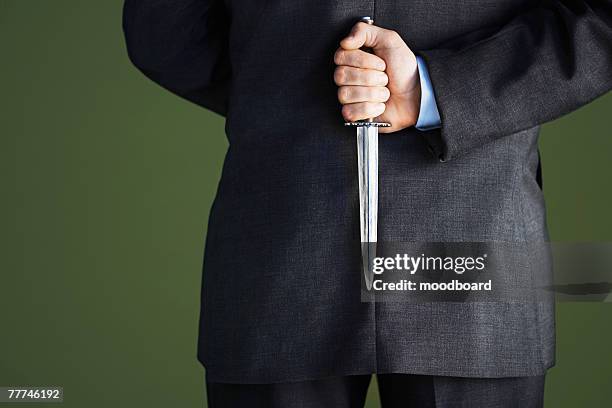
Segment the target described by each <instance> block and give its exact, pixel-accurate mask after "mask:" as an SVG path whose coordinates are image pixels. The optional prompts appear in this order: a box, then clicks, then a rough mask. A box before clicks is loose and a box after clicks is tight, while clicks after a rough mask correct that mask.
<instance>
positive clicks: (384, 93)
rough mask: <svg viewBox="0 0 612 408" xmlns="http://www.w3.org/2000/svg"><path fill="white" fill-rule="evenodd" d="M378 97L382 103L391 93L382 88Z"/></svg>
mask: <svg viewBox="0 0 612 408" xmlns="http://www.w3.org/2000/svg"><path fill="white" fill-rule="evenodd" d="M380 97H381V99H382V100H383V101H384V102H387V101H388V100H389V98H390V97H391V91H389V88H387V87H384V88H382V89H381V91H380Z"/></svg>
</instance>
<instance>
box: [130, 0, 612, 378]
mask: <svg viewBox="0 0 612 408" xmlns="http://www.w3.org/2000/svg"><path fill="white" fill-rule="evenodd" d="M364 15H370V16H373V17H374V19H375V21H376V23H377V24H378V25H380V26H383V27H386V28H389V29H393V30H396V31H397V32H398V33H399V34H400V35H401V36H402V38H403V39H404V40H405V41H406V42H407V43H408V45H409V46H411V47H412V49H414V50H415V51H416V52H417V53H419V54H420V55H422V56H423V57H424V58H425V60H426V62H427V64H428V66H429V71H430V76H431V80H432V83H433V86H434V90H435V92H436V100H437V102H438V107H439V110H440V115H441V117H442V127H441V129H439V130H432V131H428V132H424V133H421V132H419V131H418V130H416V129H414V128H409V129H405V130H403V131H400V132H397V133H395V134H391V135H384V136H381V137H380V142H379V149H380V153H379V155H380V186H379V196H380V197H379V200H380V202H379V227H378V236H379V241H415V242H430V241H433V242H459V241H468V242H480V241H507V242H530V241H544V240H546V239H547V238H548V235H547V229H546V223H545V207H544V200H543V195H542V191H541V189H540V186H539V184H538V182H537V178H538V173H539V170H538V168H539V158H538V150H537V141H538V125H539V124H540V123H542V122H545V121H547V120H551V119H554V118H556V117H558V116H560V115H562V114H564V113H566V112H568V111H570V110H572V109H575V108H577V107H579V106H581V105H582V104H584V103H586V102H588V101H590V100H591V99H593V98H595V97H597V96H598V95H600V94H602V93H604V92H606V91H607V90H609V89H610V85H611V78H612V74H611V73H612V34H611V32H612V30H611V28H610V26H611V15H612V13H611V8H610V4H609V2H600V1H573V2H561V1H541V2H533V1H522V0H512V1H504V2H500V1H497V0H471V1H462V2H457V1H452V0H440V1H435V2H434V1H421V0H413V1H396V0H387V1H372V0H368V1H363V0H358V1H353V0H350V1H349V0H341V1H328V0H310V1H306V0H302V1H297V0H267V1H246V0H226V1H224V2H221V1H205V0H155V1H153V0H127V1H126V3H125V13H124V30H125V34H126V41H127V47H128V52H129V56H130V58H131V59H132V61H133V63H134V64H135V65H136V66H137V67H138V68H139V69H140V70H141V71H142V72H143V73H144V74H146V75H147V76H148V77H150V78H151V79H152V80H154V81H156V82H157V83H159V84H161V85H162V86H164V87H165V88H167V89H169V90H170V91H172V92H174V93H176V94H178V95H180V96H182V97H185V98H187V99H189V100H191V101H193V102H195V103H198V104H200V105H201V106H203V107H206V108H209V109H212V110H214V111H215V112H218V113H220V114H222V115H225V117H226V119H227V121H226V134H227V139H228V141H229V149H228V151H227V155H226V158H225V162H224V166H223V172H222V177H221V180H220V183H219V187H218V191H217V195H216V198H215V201H214V204H213V207H212V210H211V213H210V219H209V227H208V236H207V243H206V249H205V255H204V269H203V286H202V311H201V320H200V341H199V348H198V356H199V359H200V360H201V361H202V362H203V364H204V365H205V366H206V369H207V373H208V376H209V379H211V380H212V381H216V382H228V383H270V382H286V381H299V380H307V379H314V378H320V377H328V376H343V375H351V374H367V373H374V372H376V373H410V374H428V375H437V376H460V377H509V376H535V375H541V374H543V373H544V372H545V370H546V369H547V368H548V367H550V366H551V365H553V363H554V307H553V305H552V304H550V303H545V302H543V303H542V302H541V303H518V302H515V303H512V302H506V303H441V302H440V303H427V304H409V303H362V302H361V301H360V291H359V289H360V276H361V269H360V242H359V241H360V238H359V218H358V214H359V204H358V185H357V165H356V146H355V136H354V129H353V130H351V129H347V128H344V127H343V126H342V122H343V121H342V118H341V116H340V109H339V105H338V102H337V100H336V91H337V89H336V86H335V85H334V83H333V79H332V76H333V70H334V64H333V53H334V51H335V49H336V48H337V46H338V42H339V40H340V39H341V38H343V37H344V36H345V35H346V33H347V32H348V31H349V30H350V28H351V27H352V25H353V24H354V23H355V21H356V20H357V19H358V18H359V17H361V16H364ZM202 133H203V135H204V136H205V135H206V130H205V129H203V130H202ZM577 137H579V135H577ZM432 153H433V154H432Z"/></svg>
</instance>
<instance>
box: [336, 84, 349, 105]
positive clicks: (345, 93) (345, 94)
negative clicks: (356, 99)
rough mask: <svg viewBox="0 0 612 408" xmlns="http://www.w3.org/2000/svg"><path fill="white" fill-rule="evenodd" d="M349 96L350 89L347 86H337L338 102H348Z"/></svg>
mask: <svg viewBox="0 0 612 408" xmlns="http://www.w3.org/2000/svg"><path fill="white" fill-rule="evenodd" d="M350 97H351V91H350V90H349V89H348V88H347V87H345V86H343V87H340V88H338V100H339V101H340V103H348V101H349V100H350Z"/></svg>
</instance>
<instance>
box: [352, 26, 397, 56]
mask: <svg viewBox="0 0 612 408" xmlns="http://www.w3.org/2000/svg"><path fill="white" fill-rule="evenodd" d="M393 33H394V32H393V31H390V30H385V29H384V28H380V27H378V26H375V25H372V24H366V23H364V22H359V23H357V24H355V25H354V26H353V29H352V30H351V32H350V34H349V35H348V36H346V37H345V38H344V39H343V40H342V41H340V47H341V48H343V49H345V50H358V49H359V48H361V47H367V48H372V49H374V50H376V49H377V48H387V47H391V46H392V45H393V41H394V37H393V35H392V34H393Z"/></svg>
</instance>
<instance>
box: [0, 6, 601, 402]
mask: <svg viewBox="0 0 612 408" xmlns="http://www.w3.org/2000/svg"><path fill="white" fill-rule="evenodd" d="M121 5H122V2H121V1H120V0H112V1H111V0H105V1H76V0H72V1H68V0H61V1H60V0H54V1H43V0H38V1H36V0H11V1H8V0H0V50H2V54H1V57H0V58H1V59H0V74H1V75H0V81H1V94H0V112H1V114H0V115H1V116H0V119H1V128H0V129H1V132H2V133H1V136H2V137H1V139H0V140H1V142H0V143H1V145H0V166H2V169H1V171H0V177H1V184H0V186H1V188H2V195H1V198H2V204H1V205H2V211H1V212H0V213H1V214H2V223H1V229H0V231H1V233H0V239H1V245H2V252H1V257H0V269H1V275H0V277H1V281H0V322H1V326H0V385H5V386H8V385H60V386H64V388H65V403H64V404H63V406H66V407H88V408H95V407H167V406H180V407H195V406H202V405H203V404H204V402H203V401H204V394H203V369H202V368H201V367H200V365H199V363H198V362H197V361H196V358H195V353H196V336H197V321H198V312H199V294H200V267H201V262H202V259H201V257H202V249H203V242H204V236H205V227H206V220H207V216H208V211H209V208H210V204H211V201H212V199H213V196H214V192H215V189H216V185H217V180H218V178H219V174H220V168H221V164H222V159H223V155H224V152H225V149H226V141H225V137H224V135H223V120H222V118H220V117H219V116H216V115H214V114H212V113H209V112H207V111H205V110H203V109H201V108H198V107H197V106H195V105H191V104H189V103H188V102H185V101H182V100H180V99H179V98H177V97H175V96H173V95H171V94H169V93H167V92H165V91H163V90H162V89H161V88H159V87H157V86H156V85H154V84H153V83H151V82H149V81H148V80H147V79H145V78H144V77H143V76H142V75H141V74H140V73H138V72H137V71H136V70H135V68H133V67H132V66H131V65H130V63H129V62H128V59H127V57H126V53H125V49H124V44H123V39H122V32H121ZM611 108H612V95H607V96H605V97H603V98H601V99H599V100H598V101H596V102H594V103H592V104H590V105H589V106H587V107H585V108H583V109H581V110H579V111H577V112H575V113H573V114H571V115H569V116H567V117H565V118H563V119H561V120H559V121H556V122H554V123H551V124H547V125H546V126H545V127H544V131H543V136H542V140H541V147H542V155H543V167H544V182H545V194H546V199H547V202H548V217H549V225H550V230H551V233H552V238H553V239H555V240H569V241H612V217H610V208H609V206H610V199H611V196H612V192H611V189H610V186H611V181H610V176H611V175H612V174H611V173H612V172H611V168H612V167H611V164H610V154H611V153H612V138H611V137H610V136H611V134H610V133H611V132H610V130H609V123H608V121H609V119H610V115H611V113H612V110H611ZM611 317H612V309H611V305H610V304H597V303H563V304H560V305H559V307H558V354H557V360H558V364H557V367H556V368H554V369H553V370H551V371H550V375H549V377H548V382H547V386H546V387H547V388H546V390H547V395H546V402H547V406H548V407H577V406H580V407H603V406H609V401H612V387H610V384H611V383H612V381H611V373H612V351H611V348H610V343H611V341H612V325H611V324H610V323H611ZM370 391H371V392H370V398H369V404H370V405H369V406H370V407H376V406H377V405H378V404H377V403H376V399H375V397H376V395H375V392H376V390H375V387H372V388H371V390H370ZM0 406H8V404H6V405H2V404H0ZM21 406H23V405H21Z"/></svg>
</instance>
